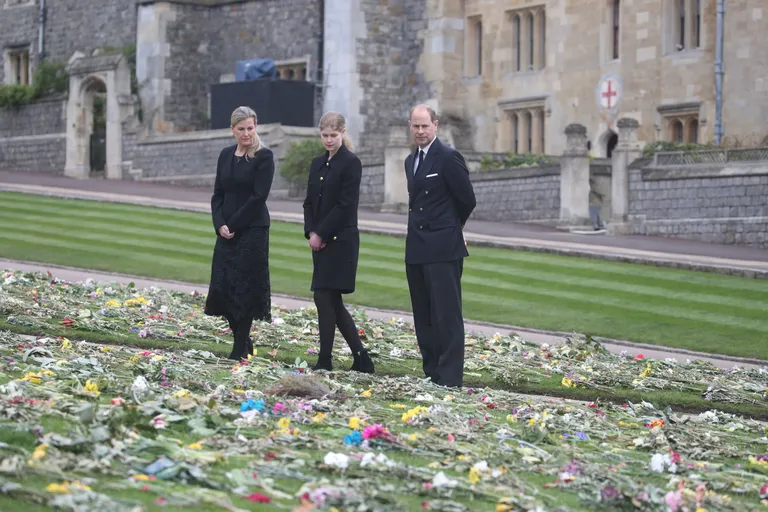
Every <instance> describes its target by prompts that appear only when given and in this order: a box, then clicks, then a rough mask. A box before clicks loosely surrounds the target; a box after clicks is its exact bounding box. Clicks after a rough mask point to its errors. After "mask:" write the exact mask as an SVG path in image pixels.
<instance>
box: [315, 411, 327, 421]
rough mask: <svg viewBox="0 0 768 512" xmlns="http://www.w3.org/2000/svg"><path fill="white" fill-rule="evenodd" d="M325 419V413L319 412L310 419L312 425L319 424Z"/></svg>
mask: <svg viewBox="0 0 768 512" xmlns="http://www.w3.org/2000/svg"><path fill="white" fill-rule="evenodd" d="M324 419H325V413H324V412H319V413H317V414H315V415H314V416H313V417H312V422H313V423H321V422H322V421H323V420H324Z"/></svg>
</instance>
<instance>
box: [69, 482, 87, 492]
mask: <svg viewBox="0 0 768 512" xmlns="http://www.w3.org/2000/svg"><path fill="white" fill-rule="evenodd" d="M69 488H70V489H77V490H78V491H88V492H90V491H91V488H90V487H88V486H87V485H85V484H82V483H80V482H78V481H77V480H74V481H72V482H69Z"/></svg>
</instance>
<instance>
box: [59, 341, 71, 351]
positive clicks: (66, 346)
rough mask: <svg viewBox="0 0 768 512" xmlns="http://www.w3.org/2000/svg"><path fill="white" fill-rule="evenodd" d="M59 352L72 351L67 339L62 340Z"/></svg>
mask: <svg viewBox="0 0 768 512" xmlns="http://www.w3.org/2000/svg"><path fill="white" fill-rule="evenodd" d="M60 348H61V350H71V349H72V342H71V341H69V340H68V339H67V338H64V340H62V342H61V347H60Z"/></svg>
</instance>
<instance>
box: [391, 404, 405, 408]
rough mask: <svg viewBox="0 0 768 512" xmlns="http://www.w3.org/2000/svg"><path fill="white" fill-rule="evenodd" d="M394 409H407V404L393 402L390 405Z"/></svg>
mask: <svg viewBox="0 0 768 512" xmlns="http://www.w3.org/2000/svg"><path fill="white" fill-rule="evenodd" d="M390 407H391V408H393V409H405V406H404V405H403V404H392V405H390Z"/></svg>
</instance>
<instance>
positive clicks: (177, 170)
mask: <svg viewBox="0 0 768 512" xmlns="http://www.w3.org/2000/svg"><path fill="white" fill-rule="evenodd" d="M259 136H260V137H261V139H262V142H263V143H264V144H265V145H266V146H267V147H269V148H270V149H271V150H272V151H273V153H274V154H275V178H274V182H273V184H272V190H273V191H275V192H276V193H278V194H281V193H283V192H284V191H287V190H288V184H287V183H286V181H285V179H284V178H283V176H282V175H281V174H280V162H281V161H282V158H283V155H284V153H285V150H286V148H287V147H288V146H289V145H290V144H291V143H292V142H295V141H297V140H301V139H304V138H311V137H316V136H317V133H316V130H315V129H314V128H296V127H283V126H280V125H272V124H270V125H259ZM233 143H234V140H233V138H232V132H231V131H230V130H228V129H225V130H208V131H198V132H190V133H174V134H166V135H155V136H149V137H140V136H137V135H135V134H128V135H126V136H125V137H124V138H123V161H124V164H123V177H124V179H133V180H140V181H150V182H159V183H165V184H171V185H180V186H209V185H210V186H212V185H213V181H214V179H215V177H216V163H217V161H218V158H219V154H220V153H221V150H222V149H224V148H225V147H228V146H231V145H232V144H233Z"/></svg>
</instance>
